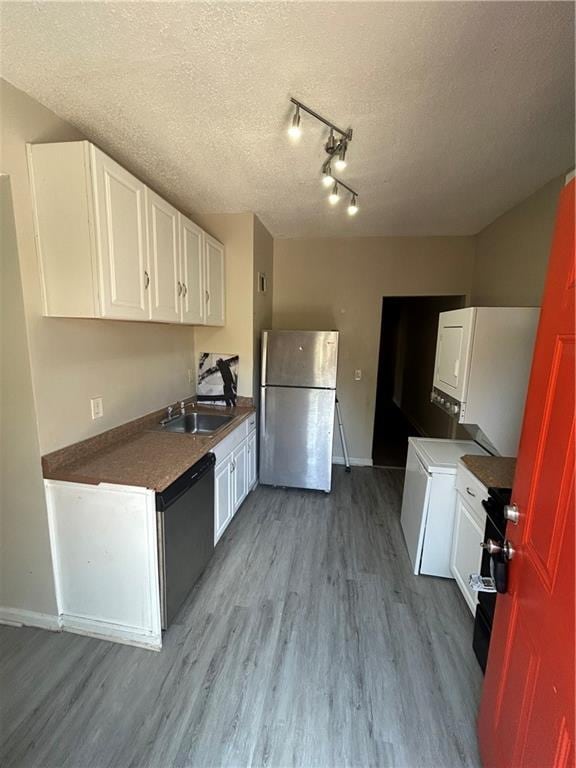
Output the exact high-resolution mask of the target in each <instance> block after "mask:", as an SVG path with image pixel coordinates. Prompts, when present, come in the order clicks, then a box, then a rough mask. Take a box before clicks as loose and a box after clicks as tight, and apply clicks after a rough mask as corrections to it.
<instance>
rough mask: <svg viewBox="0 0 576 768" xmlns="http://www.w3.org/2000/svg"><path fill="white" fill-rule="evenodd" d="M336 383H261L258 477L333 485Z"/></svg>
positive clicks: (293, 484) (313, 486)
mask: <svg viewBox="0 0 576 768" xmlns="http://www.w3.org/2000/svg"><path fill="white" fill-rule="evenodd" d="M335 402H336V393H335V391H334V390H333V389H304V388H300V387H262V388H261V390H260V478H259V479H260V483H262V484H264V485H285V486H289V487H292V488H310V489H315V490H319V491H326V492H328V491H329V490H330V487H331V484H332V436H333V431H334V405H335Z"/></svg>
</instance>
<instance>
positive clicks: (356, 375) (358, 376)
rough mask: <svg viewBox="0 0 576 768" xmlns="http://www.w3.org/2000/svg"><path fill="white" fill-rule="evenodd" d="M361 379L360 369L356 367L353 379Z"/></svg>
mask: <svg viewBox="0 0 576 768" xmlns="http://www.w3.org/2000/svg"><path fill="white" fill-rule="evenodd" d="M361 380H362V369H361V368H356V370H355V371H354V381H361Z"/></svg>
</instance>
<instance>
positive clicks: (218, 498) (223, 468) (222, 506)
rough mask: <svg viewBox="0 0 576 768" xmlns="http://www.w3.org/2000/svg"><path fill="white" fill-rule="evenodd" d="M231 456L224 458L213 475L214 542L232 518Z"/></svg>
mask: <svg viewBox="0 0 576 768" xmlns="http://www.w3.org/2000/svg"><path fill="white" fill-rule="evenodd" d="M232 514H233V506H232V457H230V458H228V459H226V460H224V461H223V462H222V463H221V464H220V465H219V466H218V467H216V472H215V475H214V544H216V542H217V541H218V539H219V538H220V536H222V534H223V533H224V531H225V529H226V526H227V525H228V523H229V522H230V520H231V519H232Z"/></svg>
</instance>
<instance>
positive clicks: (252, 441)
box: [246, 431, 257, 488]
mask: <svg viewBox="0 0 576 768" xmlns="http://www.w3.org/2000/svg"><path fill="white" fill-rule="evenodd" d="M246 449H247V451H248V460H247V466H248V472H247V474H248V488H252V486H253V485H254V483H255V482H256V466H257V464H256V432H255V431H254V432H252V433H251V434H250V435H249V436H248V445H247V446H246Z"/></svg>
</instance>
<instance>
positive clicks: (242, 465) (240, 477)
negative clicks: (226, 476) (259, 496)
mask: <svg viewBox="0 0 576 768" xmlns="http://www.w3.org/2000/svg"><path fill="white" fill-rule="evenodd" d="M246 448H247V443H246V440H245V441H244V442H243V443H241V444H240V445H239V446H238V448H235V449H234V453H233V454H232V472H233V473H234V477H233V480H232V487H233V494H234V512H236V510H237V509H238V507H239V506H240V504H242V502H243V501H244V499H245V498H246V494H247V493H248V487H247V481H248V462H247V458H248V452H247V450H246Z"/></svg>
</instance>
